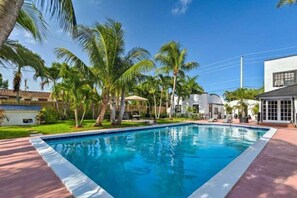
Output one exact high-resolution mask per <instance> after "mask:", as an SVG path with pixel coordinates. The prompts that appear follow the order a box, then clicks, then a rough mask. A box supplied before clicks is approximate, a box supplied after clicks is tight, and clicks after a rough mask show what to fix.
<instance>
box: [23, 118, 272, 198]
mask: <svg viewBox="0 0 297 198" xmlns="http://www.w3.org/2000/svg"><path fill="white" fill-rule="evenodd" d="M190 124H197V125H215V126H234V127H244V128H253V129H269V131H268V132H266V133H265V134H264V135H263V136H262V137H261V138H260V139H259V140H258V141H257V142H255V143H254V144H253V145H251V146H250V147H249V148H248V149H247V150H245V151H244V152H243V153H241V154H240V155H239V156H238V157H237V158H235V159H234V160H233V161H232V162H231V163H230V164H228V165H227V166H226V167H225V168H224V169H222V170H221V171H220V172H219V173H217V174H216V175H214V176H213V177H212V178H211V179H210V180H209V181H207V182H206V183H205V184H204V185H203V186H201V187H200V188H198V189H197V190H196V191H194V192H193V193H192V194H191V195H190V196H189V197H191V198H195V197H203V198H210V197H218V195H220V197H225V196H226V195H227V194H228V193H229V192H230V191H231V189H232V188H233V186H234V185H235V184H236V183H237V182H238V181H239V179H240V178H241V176H242V175H243V174H244V172H245V171H246V170H247V169H248V167H249V166H250V165H251V163H252V162H253V161H254V160H255V158H256V157H257V156H258V154H259V153H260V152H261V151H262V150H263V148H264V147H265V145H266V144H267V143H268V141H269V140H270V138H271V137H272V136H273V135H274V133H275V132H276V131H277V130H276V129H274V128H271V127H262V126H246V125H239V124H224V123H222V124H221V123H220V124H213V123H197V122H183V123H175V124H161V125H153V126H144V127H129V128H121V129H102V130H93V131H83V132H75V133H67V134H55V135H47V136H40V137H34V138H31V139H30V140H29V141H30V142H31V144H32V145H33V146H34V147H35V149H36V150H37V151H38V153H39V154H40V155H41V157H42V158H43V160H44V161H45V162H46V163H47V164H48V166H49V167H50V168H51V169H52V170H53V172H54V173H55V174H56V175H57V177H58V178H59V179H60V180H61V181H62V183H63V184H64V185H65V186H66V188H67V190H68V191H69V192H71V193H72V195H73V196H74V197H78V198H85V197H93V198H97V197H98V198H110V197H112V196H111V195H110V194H109V193H108V192H107V191H106V190H104V189H103V188H102V187H100V186H99V185H97V184H96V183H95V182H94V181H93V180H91V179H90V178H89V177H88V176H86V175H85V174H84V173H82V172H81V171H80V170H79V169H78V168H76V167H75V166H74V165H73V164H72V163H70V162H69V161H68V160H67V159H65V158H64V157H63V156H61V155H60V154H59V153H58V152H56V151H55V150H54V149H53V148H52V147H50V146H49V145H48V144H47V143H46V142H45V141H43V140H48V139H62V138H69V137H78V136H93V135H100V134H114V133H120V132H133V131H137V130H142V129H153V128H163V127H172V126H182V125H190ZM226 181H228V183H226Z"/></svg>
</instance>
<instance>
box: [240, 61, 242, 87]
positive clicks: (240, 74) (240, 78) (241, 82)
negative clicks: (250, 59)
mask: <svg viewBox="0 0 297 198" xmlns="http://www.w3.org/2000/svg"><path fill="white" fill-rule="evenodd" d="M240 88H243V56H241V57H240Z"/></svg>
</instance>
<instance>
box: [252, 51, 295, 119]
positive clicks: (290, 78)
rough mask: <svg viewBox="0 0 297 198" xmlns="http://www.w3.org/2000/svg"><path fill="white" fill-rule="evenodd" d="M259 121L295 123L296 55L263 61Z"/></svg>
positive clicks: (259, 96)
mask: <svg viewBox="0 0 297 198" xmlns="http://www.w3.org/2000/svg"><path fill="white" fill-rule="evenodd" d="M264 80H265V82H264V90H265V93H263V94H260V95H258V96H257V98H259V99H260V101H261V110H260V111H261V122H271V123H296V111H297V110H296V107H297V55H293V56H287V57H282V58H276V59H270V60H267V61H265V62H264Z"/></svg>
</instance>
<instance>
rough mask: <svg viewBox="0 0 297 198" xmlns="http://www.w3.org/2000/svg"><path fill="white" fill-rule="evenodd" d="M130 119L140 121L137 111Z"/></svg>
mask: <svg viewBox="0 0 297 198" xmlns="http://www.w3.org/2000/svg"><path fill="white" fill-rule="evenodd" d="M132 118H133V119H135V120H139V119H140V115H139V112H138V111H133V113H132Z"/></svg>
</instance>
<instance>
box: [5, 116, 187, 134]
mask: <svg viewBox="0 0 297 198" xmlns="http://www.w3.org/2000/svg"><path fill="white" fill-rule="evenodd" d="M185 120H188V119H185V118H174V119H172V120H169V119H168V118H163V119H159V120H158V121H157V123H158V124H169V123H178V122H183V121H185ZM94 123H95V120H85V121H84V127H82V128H75V127H74V125H75V124H74V121H73V120H66V121H59V122H57V123H55V124H43V125H31V126H2V127H0V139H10V138H20V137H28V136H29V135H30V133H32V132H34V133H42V134H44V135H50V134H59V133H70V132H78V131H89V130H98V129H110V128H115V127H114V126H112V125H111V124H110V122H106V121H105V122H104V123H103V126H102V127H93V124H94ZM146 125H147V124H146V123H144V122H133V121H124V122H123V123H122V125H120V126H117V128H124V127H136V126H146Z"/></svg>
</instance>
